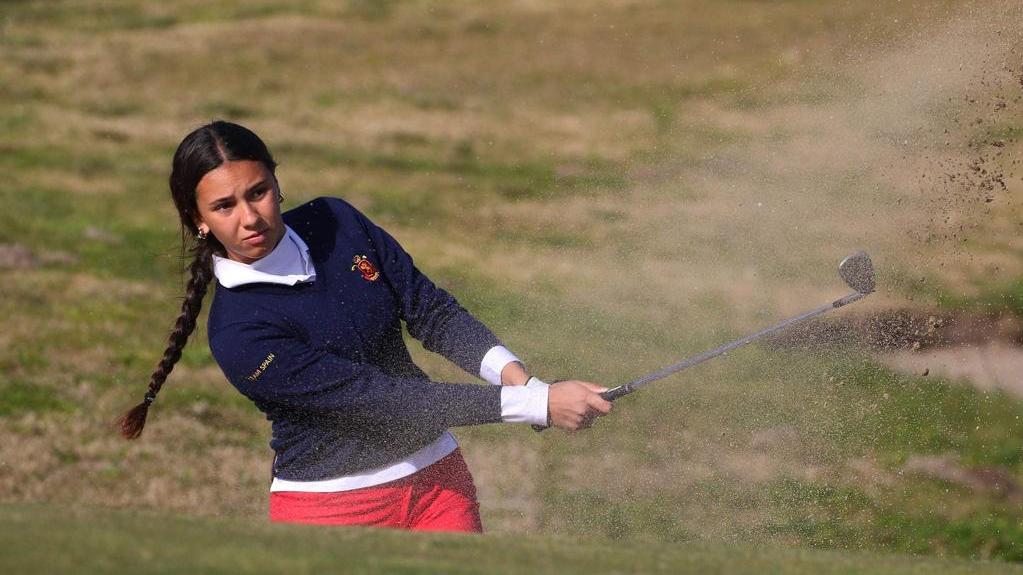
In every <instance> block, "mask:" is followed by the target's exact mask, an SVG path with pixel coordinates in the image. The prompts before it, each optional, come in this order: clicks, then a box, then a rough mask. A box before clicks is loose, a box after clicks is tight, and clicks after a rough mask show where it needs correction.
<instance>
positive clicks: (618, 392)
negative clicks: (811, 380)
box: [600, 292, 867, 401]
mask: <svg viewBox="0 0 1023 575" xmlns="http://www.w3.org/2000/svg"><path fill="white" fill-rule="evenodd" d="M865 295H867V294H863V293H858V292H853V293H851V294H849V295H847V296H845V297H843V298H841V299H837V300H835V301H833V302H831V303H829V304H827V305H824V306H821V307H819V308H817V309H815V310H813V311H808V312H806V313H804V314H802V315H798V316H796V317H793V318H789V319H787V320H785V321H783V322H781V323H778V324H775V325H773V326H771V327H769V328H767V329H763V330H760V331H758V332H756V333H754V334H752V335H747V336H746V337H743V338H739V339H737V340H735V341H733V342H730V343H726V344H724V345H722V346H720V347H716V348H714V349H712V350H709V351H705V352H703V353H701V354H699V355H695V356H693V357H690V358H688V359H685V360H683V361H680V362H678V363H676V364H674V365H669V366H668V367H665V368H663V369H660V370H658V371H655V372H653V373H651V374H648V375H644V376H643V377H641V378H639V379H636V380H633V381H630V382H629V383H626V384H625V385H620V386H618V387H615V388H612V389H609V390H607V391H605V392H603V393H601V394H600V396H601V397H603V398H604V399H606V400H607V401H614V400H616V399H618V398H619V397H622V396H625V395H628V394H630V393H632V392H633V391H636V390H637V389H639V388H640V387H643V386H644V385H646V384H648V383H651V382H653V381H657V380H658V379H662V378H664V377H667V376H669V375H671V374H673V373H675V372H678V371H682V370H683V369H686V368H688V367H692V366H694V365H697V364H700V363H703V362H705V361H707V360H708V359H711V358H715V357H717V356H719V355H721V354H724V353H728V352H729V351H732V350H733V349H736V348H738V347H742V346H744V345H746V344H748V343H751V342H753V341H755V340H757V339H760V338H762V337H764V336H765V335H770V334H772V333H774V332H776V331H779V330H782V329H785V328H786V327H788V326H790V325H792V324H795V323H799V322H801V321H806V320H808V319H810V318H813V317H816V316H819V315H821V314H822V313H825V312H827V311H830V310H833V309H836V308H840V307H842V306H844V305H847V304H850V303H852V302H854V301H857V300H859V299H860V298H862V297H864V296H865Z"/></svg>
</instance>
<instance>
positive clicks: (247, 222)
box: [242, 202, 260, 226]
mask: <svg viewBox="0 0 1023 575" xmlns="http://www.w3.org/2000/svg"><path fill="white" fill-rule="evenodd" d="M259 219H260V218H259V212H257V211H256V208H255V207H254V206H252V204H249V203H248V202H245V203H243V204H242V225H244V226H252V225H255V224H257V223H259Z"/></svg>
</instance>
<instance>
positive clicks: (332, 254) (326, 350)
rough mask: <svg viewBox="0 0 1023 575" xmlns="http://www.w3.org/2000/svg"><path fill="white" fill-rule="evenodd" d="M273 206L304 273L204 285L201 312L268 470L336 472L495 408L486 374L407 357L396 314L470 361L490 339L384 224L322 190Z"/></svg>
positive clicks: (382, 460)
mask: <svg viewBox="0 0 1023 575" xmlns="http://www.w3.org/2000/svg"><path fill="white" fill-rule="evenodd" d="M283 216H284V221H285V223H287V224H288V225H289V226H290V227H291V228H292V229H293V230H295V232H296V233H298V235H299V236H300V237H301V238H302V239H303V240H304V241H305V242H306V244H308V246H309V253H310V256H311V258H312V261H313V265H314V266H315V268H316V279H315V280H314V281H313V282H311V283H304V284H298V285H295V286H286V285H277V284H268V283H257V284H247V285H242V286H238V287H235V288H225V287H224V286H222V285H217V288H216V293H215V295H214V299H213V304H212V305H211V307H210V315H209V324H208V330H209V342H210V350H211V351H212V352H213V357H214V358H215V359H216V361H217V363H218V364H220V367H221V369H222V370H223V372H224V375H225V376H226V377H227V379H228V380H229V381H230V382H231V383H232V384H233V385H234V386H235V387H236V388H238V390H239V391H241V392H242V393H243V394H244V395H245V396H246V397H248V398H249V399H251V400H252V401H253V402H255V404H256V406H257V407H259V409H260V410H262V411H263V413H265V414H266V417H267V419H269V420H270V421H271V422H272V428H273V437H272V439H271V440H270V447H271V448H272V449H273V450H274V452H275V453H276V457H275V459H274V469H273V472H274V475H275V476H276V477H280V478H282V479H290V480H296V481H311V480H319V479H327V478H331V477H338V476H341V475H346V474H350V473H352V472H357V471H361V470H365V469H369V468H372V467H377V466H380V465H384V464H388V463H393V462H395V461H398V460H400V459H402V458H403V457H405V456H407V455H409V454H411V453H413V452H415V451H417V450H418V449H420V448H422V447H424V446H425V445H427V444H429V443H430V442H432V441H434V440H435V439H437V437H438V436H439V435H440V434H441V433H443V432H444V431H445V430H446V429H447V428H448V427H453V426H459V425H475V424H482V423H493V422H498V421H500V420H501V399H500V392H501V389H500V386H492V385H487V386H482V385H459V384H451V383H438V382H431V381H430V380H429V379H428V378H427V376H426V374H425V373H423V371H422V370H420V369H419V368H418V367H417V366H416V365H415V364H414V363H413V362H412V358H411V357H410V356H409V352H408V349H407V348H406V347H405V343H404V341H403V340H402V332H401V322H402V321H404V322H405V325H406V326H407V328H408V331H409V333H410V334H411V335H412V336H413V337H415V338H416V339H419V340H420V341H422V342H423V345H424V347H426V348H427V349H429V350H431V351H434V352H437V353H439V354H441V355H443V356H445V357H447V358H448V359H450V360H451V361H453V362H454V363H455V364H457V365H458V366H460V367H461V368H462V369H464V370H466V371H467V372H469V373H472V374H477V373H479V367H480V362H481V361H482V359H483V355H484V354H485V353H486V352H487V351H488V350H489V349H490V348H491V347H493V346H495V345H500V341H499V340H498V339H497V338H496V337H495V336H494V334H493V333H491V331H490V330H489V329H487V327H486V326H484V325H483V324H482V323H480V322H479V321H478V320H476V319H475V318H473V317H472V316H471V315H470V314H469V313H468V312H467V311H466V310H465V309H464V308H462V307H461V306H460V305H459V304H458V302H457V301H455V299H454V298H453V297H452V296H451V295H450V294H448V293H447V292H446V291H444V290H443V289H440V288H438V287H437V286H436V285H434V284H433V282H431V281H430V280H429V279H428V278H427V277H426V276H424V275H423V274H422V273H421V272H420V271H419V270H418V269H416V267H415V265H413V263H412V258H411V257H410V256H409V255H408V253H406V252H405V250H403V249H402V247H401V246H400V245H399V244H398V242H397V241H395V239H394V238H392V237H391V236H390V235H388V234H387V233H386V232H385V231H384V230H382V229H380V228H379V227H377V226H376V225H375V224H373V223H372V222H371V221H369V219H368V218H366V216H364V215H363V214H362V213H360V212H359V211H358V210H356V209H355V208H354V207H353V206H351V205H350V204H348V203H347V202H344V201H342V200H339V199H336V198H317V199H316V200H313V201H311V202H309V203H307V204H304V205H302V206H299V207H297V208H294V209H292V210H290V211H288V212H285V213H284V215H283ZM363 257H365V258H366V259H367V260H368V264H367V263H362V264H361V268H360V266H359V265H356V264H357V263H358V261H357V260H359V259H361V258H363Z"/></svg>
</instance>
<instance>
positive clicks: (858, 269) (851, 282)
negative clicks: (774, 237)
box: [533, 251, 875, 431]
mask: <svg viewBox="0 0 1023 575" xmlns="http://www.w3.org/2000/svg"><path fill="white" fill-rule="evenodd" d="M838 275H839V276H841V277H842V279H843V280H845V283H846V284H847V285H848V286H849V287H851V288H853V290H855V291H854V292H853V293H851V294H849V295H847V296H845V297H842V298H840V299H837V300H835V301H833V302H831V303H829V304H827V305H823V306H821V307H819V308H817V309H815V310H812V311H808V312H806V313H804V314H801V315H798V316H796V317H792V318H789V319H787V320H785V321H782V322H780V323H777V324H775V325H773V326H771V327H769V328H766V329H763V330H760V331H758V332H756V333H754V334H751V335H747V336H746V337H742V338H739V339H737V340H735V341H732V342H729V343H726V344H724V345H722V346H720V347H716V348H714V349H712V350H709V351H705V352H703V353H701V354H699V355H694V356H693V357H690V358H688V359H684V360H682V361H680V362H678V363H676V364H673V365H669V366H668V367H665V368H663V369H660V370H658V371H655V372H653V373H650V374H648V375H644V376H643V377H641V378H639V379H635V380H633V381H630V382H629V383H626V384H625V385H620V386H618V387H615V388H612V389H609V390H607V391H605V392H603V393H601V394H600V396H601V397H603V398H604V399H606V400H607V401H614V400H616V399H618V398H619V397H622V396H625V395H628V394H630V393H632V392H633V391H636V390H637V389H639V388H640V387H643V386H644V385H646V384H648V383H651V382H654V381H657V380H658V379H662V378H665V377H667V376H669V375H671V374H673V373H675V372H678V371H682V370H683V369H686V368H689V367H692V366H694V365H698V364H701V363H703V362H705V361H707V360H708V359H712V358H715V357H717V356H719V355H722V354H725V353H728V352H729V351H732V350H733V349H736V348H739V347H742V346H744V345H746V344H748V343H752V342H753V341H756V340H758V339H760V338H762V337H764V336H765V335H770V334H772V333H775V332H777V331H781V330H782V329H785V328H786V327H789V326H790V325H793V324H796V323H799V322H802V321H806V320H808V319H810V318H814V317H817V316H819V315H821V314H823V313H825V312H828V311H831V310H833V309H838V308H840V307H842V306H845V305H849V304H851V303H853V302H855V301H859V300H861V299H863V298H864V297H866V296H868V295H870V294H871V293H873V291H874V288H875V281H874V264H873V263H872V262H871V261H870V256H869V255H867V253H866V252H862V251H861V252H856V253H855V254H852V255H851V256H848V257H847V258H845V259H844V260H842V261H841V263H839V264H838ZM533 429H535V430H537V431H543V430H544V429H546V428H545V427H543V426H538V425H534V426H533Z"/></svg>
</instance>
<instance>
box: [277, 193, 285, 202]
mask: <svg viewBox="0 0 1023 575" xmlns="http://www.w3.org/2000/svg"><path fill="white" fill-rule="evenodd" d="M277 203H278V204H283V203H284V192H277Z"/></svg>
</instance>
